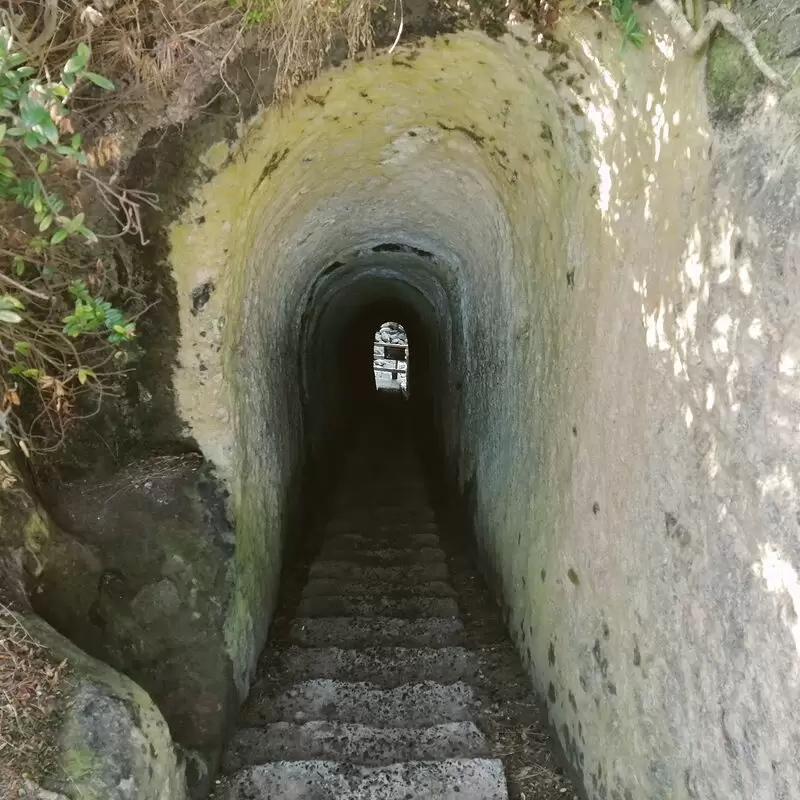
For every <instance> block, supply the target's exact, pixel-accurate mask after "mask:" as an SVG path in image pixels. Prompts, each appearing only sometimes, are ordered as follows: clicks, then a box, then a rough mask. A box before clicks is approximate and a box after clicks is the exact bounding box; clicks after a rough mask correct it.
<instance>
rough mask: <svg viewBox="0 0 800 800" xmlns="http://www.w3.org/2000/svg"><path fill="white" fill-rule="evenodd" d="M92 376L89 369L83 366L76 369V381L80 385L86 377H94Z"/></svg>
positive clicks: (92, 373)
mask: <svg viewBox="0 0 800 800" xmlns="http://www.w3.org/2000/svg"><path fill="white" fill-rule="evenodd" d="M94 377H95V374H94V372H92V370H90V369H86V368H85V367H81V368H80V369H79V370H78V383H80V384H81V386H83V384H84V383H86V379H87V378H94Z"/></svg>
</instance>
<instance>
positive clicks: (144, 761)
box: [24, 614, 185, 800]
mask: <svg viewBox="0 0 800 800" xmlns="http://www.w3.org/2000/svg"><path fill="white" fill-rule="evenodd" d="M24 624H25V628H26V629H27V631H28V633H29V635H30V636H31V637H33V639H34V641H37V642H41V644H43V645H44V646H45V647H46V648H47V649H48V650H49V651H50V652H51V653H52V654H53V657H54V658H55V659H56V660H59V661H60V660H62V659H66V664H67V670H68V678H67V680H66V682H65V684H64V686H63V687H62V695H63V703H62V704H61V705H62V710H61V711H60V713H59V714H58V716H57V717H54V720H53V721H54V722H55V723H56V724H57V727H58V730H57V731H54V739H55V741H56V743H57V753H56V761H57V765H58V766H57V768H54V769H51V774H50V775H49V776H47V777H45V778H44V779H43V783H45V784H46V786H47V788H48V789H51V790H55V791H56V792H58V793H59V794H60V795H62V796H64V797H65V798H69V799H70V800H79V799H80V800H130V798H132V797H135V798H137V800H184V798H185V781H184V777H183V769H182V767H181V766H180V765H179V763H178V758H177V755H176V750H175V747H174V746H173V743H172V739H171V738H170V733H169V728H168V727H167V723H166V721H165V720H164V717H163V716H162V715H161V712H160V711H159V710H158V708H156V706H155V704H154V703H153V701H152V700H151V698H150V697H149V696H148V694H147V693H146V692H145V691H144V690H143V689H142V688H141V687H139V686H138V685H137V684H135V683H134V682H133V681H132V680H130V679H129V678H127V677H125V676H124V675H122V674H120V673H119V672H116V671H115V670H113V669H112V668H111V667H109V666H107V665H106V664H103V663H101V662H99V661H97V660H95V659H93V658H91V657H90V656H88V655H87V654H86V653H84V652H83V651H82V650H80V649H79V648H77V647H76V646H75V645H73V644H72V643H71V642H70V641H69V640H67V639H65V638H64V637H63V636H61V635H60V634H59V633H57V632H56V631H55V630H53V628H51V627H50V626H49V625H47V624H46V623H45V622H43V621H42V620H41V619H39V618H38V617H35V616H34V615H32V614H26V615H25V616H24Z"/></svg>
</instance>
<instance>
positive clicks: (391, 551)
mask: <svg viewBox="0 0 800 800" xmlns="http://www.w3.org/2000/svg"><path fill="white" fill-rule="evenodd" d="M319 558H320V560H323V561H339V562H344V563H348V564H362V565H364V566H387V567H401V566H406V565H413V564H436V563H439V562H443V561H444V560H445V559H446V555H445V552H444V550H442V548H441V547H416V548H412V547H386V546H377V547H369V546H368V545H366V544H365V545H364V546H362V547H358V548H356V547H336V546H331V545H330V544H324V545H323V546H322V550H321V551H320V554H319Z"/></svg>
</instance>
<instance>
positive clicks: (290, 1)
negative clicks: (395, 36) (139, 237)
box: [0, 0, 373, 110]
mask: <svg viewBox="0 0 800 800" xmlns="http://www.w3.org/2000/svg"><path fill="white" fill-rule="evenodd" d="M372 13H373V3H372V0H91V2H89V1H88V0H71V2H63V0H62V2H58V0H11V2H10V10H6V11H4V12H3V19H2V20H0V21H2V22H3V23H4V24H6V25H8V26H9V27H11V29H12V31H13V32H15V33H16V34H17V37H18V38H19V39H21V40H24V41H27V43H28V45H27V48H26V49H28V51H29V52H31V53H32V54H35V56H36V58H38V59H40V60H41V62H42V63H43V64H45V65H46V66H49V67H50V68H51V69H56V70H57V69H58V68H59V66H60V65H61V64H63V63H64V61H65V60H66V58H68V57H69V55H70V53H71V52H72V51H73V50H74V48H75V46H76V44H77V42H79V41H86V42H89V43H90V44H91V46H92V52H93V58H92V68H93V69H94V70H95V71H96V72H100V73H101V74H103V75H105V76H107V77H109V78H111V79H112V80H114V81H115V82H116V83H117V85H118V86H119V87H120V89H121V91H120V92H118V93H117V94H116V95H115V97H114V98H109V99H104V100H103V102H104V103H106V104H109V103H114V104H119V103H120V102H124V103H125V104H126V105H133V106H137V105H145V106H153V105H159V104H161V103H163V102H164V101H165V100H166V99H167V98H168V97H170V96H171V95H174V94H175V92H176V91H179V90H181V89H183V90H186V91H187V92H189V93H191V91H190V90H191V87H189V86H187V85H186V84H187V82H188V83H191V82H192V81H198V82H200V83H202V82H207V81H208V79H209V77H213V76H215V75H217V74H218V75H219V76H220V77H221V78H222V79H223V80H224V74H223V73H224V70H225V67H226V65H227V64H228V63H229V62H230V60H231V59H232V58H234V57H235V56H236V55H237V54H238V52H239V51H240V50H241V49H242V48H243V47H244V46H245V44H248V45H256V46H261V47H263V48H264V49H265V51H267V53H268V54H269V55H270V56H272V57H273V58H274V60H275V62H276V64H277V77H276V94H277V95H278V96H284V95H286V94H287V93H288V92H289V91H290V90H291V88H292V87H293V86H295V85H297V84H298V83H300V82H301V81H303V80H306V79H308V78H309V77H311V76H313V75H314V74H315V73H316V72H317V71H318V70H319V68H320V67H321V66H322V63H323V60H324V58H325V55H326V53H327V52H328V51H329V50H330V48H331V45H332V43H333V42H334V41H336V40H338V39H340V38H341V39H343V40H344V41H346V42H347V44H348V47H349V50H350V54H351V55H352V54H353V53H355V52H358V51H361V50H368V49H370V47H371V46H372V24H371V20H372ZM83 107H84V109H87V110H88V108H89V107H92V104H91V102H89V101H87V100H86V99H84V103H83ZM92 110H97V109H96V107H92Z"/></svg>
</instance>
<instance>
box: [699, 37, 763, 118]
mask: <svg viewBox="0 0 800 800" xmlns="http://www.w3.org/2000/svg"><path fill="white" fill-rule="evenodd" d="M756 43H757V45H758V48H759V50H760V52H761V53H762V55H763V56H764V57H765V58H766V59H767V61H770V59H771V56H772V51H773V50H774V49H775V48H774V44H773V43H772V40H771V39H770V37H768V36H766V35H761V36H757V37H756ZM765 85H766V79H765V78H764V76H763V75H762V74H761V72H759V70H757V69H756V68H755V66H753V62H752V61H751V60H750V58H749V57H748V56H747V54H746V53H745V50H744V48H743V47H742V45H741V44H740V43H739V42H738V41H736V39H734V38H733V37H732V36H729V35H728V34H727V33H724V32H719V33H717V34H716V35H715V36H714V38H713V40H712V43H711V46H710V48H709V51H708V66H707V71H706V90H707V92H708V102H709V108H710V112H711V116H712V118H713V119H714V120H715V121H717V122H733V121H735V120H736V119H738V118H739V117H740V116H741V115H742V114H743V113H744V111H745V110H746V108H747V105H748V103H749V102H750V101H751V99H752V98H753V97H754V96H755V95H756V94H757V93H758V92H759V91H760V90H761V89H762V87H764V86H765Z"/></svg>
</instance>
